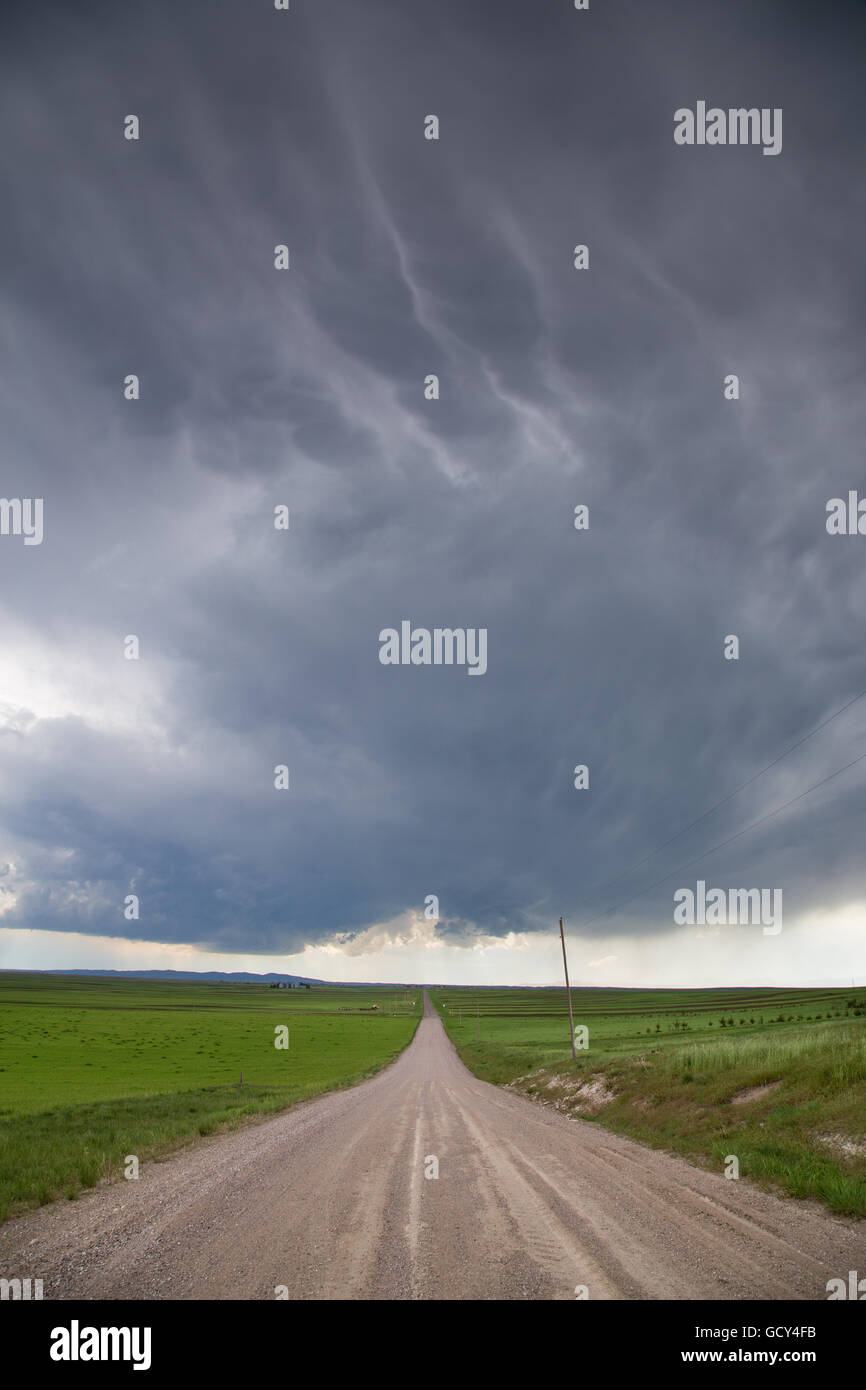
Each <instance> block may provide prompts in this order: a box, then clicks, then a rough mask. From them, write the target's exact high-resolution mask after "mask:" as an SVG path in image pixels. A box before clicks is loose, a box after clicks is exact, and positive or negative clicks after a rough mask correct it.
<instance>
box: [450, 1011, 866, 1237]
mask: <svg viewBox="0 0 866 1390" xmlns="http://www.w3.org/2000/svg"><path fill="white" fill-rule="evenodd" d="M431 999H432V1001H433V1003H434V1005H435V1006H436V1008H437V1011H438V1012H439V1015H440V1017H441V1018H442V1020H443V1023H444V1024H445V1027H446V1029H447V1031H448V1033H449V1036H450V1037H451V1038H452V1040H453V1042H454V1043H455V1045H456V1047H457V1050H458V1052H459V1053H460V1056H461V1057H462V1058H463V1061H464V1062H465V1063H466V1065H467V1066H468V1067H470V1068H471V1069H472V1070H473V1071H474V1072H475V1073H476V1074H477V1075H478V1076H480V1077H483V1078H484V1080H486V1081H492V1082H495V1083H497V1084H499V1085H514V1086H515V1088H516V1089H518V1090H520V1091H522V1092H523V1093H524V1094H526V1095H528V1096H530V1097H532V1098H535V1099H539V1100H543V1101H545V1102H546V1103H548V1104H551V1105H554V1106H555V1107H556V1108H557V1109H558V1110H560V1111H561V1112H562V1113H564V1114H571V1115H574V1116H579V1117H580V1118H582V1119H587V1120H592V1121H594V1122H596V1123H599V1124H603V1125H605V1126H607V1127H608V1128H610V1129H613V1130H615V1131H617V1132H618V1133H620V1134H624V1135H628V1136H629V1137H631V1138H633V1139H637V1140H640V1141H641V1142H643V1143H646V1144H650V1145H652V1146H653V1147H655V1148H662V1149H666V1150H667V1151H669V1152H672V1153H679V1154H681V1155H683V1156H684V1157H686V1158H688V1159H690V1160H691V1161H692V1162H696V1163H700V1164H702V1165H704V1166H706V1167H710V1168H713V1169H715V1170H716V1171H717V1172H722V1171H724V1168H725V1166H726V1160H727V1159H728V1156H729V1155H735V1156H736V1157H737V1159H738V1161H739V1173H740V1177H742V1178H749V1179H752V1180H753V1181H756V1182H759V1183H761V1184H762V1185H764V1186H768V1187H771V1188H773V1189H774V1190H776V1191H779V1192H784V1193H787V1194H788V1195H791V1196H795V1197H810V1198H814V1199H816V1200H818V1201H821V1202H823V1203H825V1204H826V1205H827V1206H828V1207H830V1208H831V1209H832V1210H833V1211H837V1212H840V1213H843V1214H846V1215H856V1216H866V992H864V991H863V990H862V989H860V990H856V989H847V990H846V989H826V990H792V989H787V990H767V989H752V990H747V989H743V990H691V991H689V990H652V991H650V990H614V989H606V990H581V989H575V990H573V991H572V1003H573V1009H574V1021H575V1027H576V1028H579V1027H580V1026H585V1027H586V1029H587V1033H588V1036H587V1039H586V1041H587V1043H588V1046H587V1047H586V1048H585V1049H580V1050H578V1053H577V1061H576V1062H573V1061H572V1059H571V1048H570V1039H569V1022H568V1005H567V1001H566V997H565V990H564V989H549V990H542V989H526V990H472V989H436V990H431Z"/></svg>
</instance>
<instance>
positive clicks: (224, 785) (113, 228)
mask: <svg viewBox="0 0 866 1390" xmlns="http://www.w3.org/2000/svg"><path fill="white" fill-rule="evenodd" d="M864 39H866V7H864V6H862V5H859V4H854V3H845V0H840V3H830V0H828V2H827V3H824V4H821V5H811V4H805V3H792V2H791V0H779V2H778V3H775V0H764V2H763V3H756V0H733V2H732V3H726V4H720V3H718V2H717V0H714V2H713V3H710V2H709V0H664V3H660V4H657V5H651V6H648V5H646V4H645V3H642V2H641V3H638V0H619V2H618V3H617V2H616V0H608V2H607V3H605V0H591V4H590V8H589V9H588V10H586V11H577V10H575V9H574V7H573V6H572V5H571V4H569V3H568V0H543V3H542V2H541V0H531V3H530V0H439V3H437V4H436V5H435V6H433V5H430V4H429V3H421V0H363V2H362V0H315V3H313V0H291V8H290V9H289V10H288V11H276V10H275V9H274V8H273V6H271V5H269V4H268V3H266V0H257V2H256V3H253V2H252V0H207V3H204V0H187V3H184V4H183V5H178V4H177V3H176V0H170V2H169V3H166V2H165V0H151V3H149V4H147V5H139V6H128V5H127V6H122V7H120V6H118V5H117V4H116V3H115V0H111V3H92V2H91V3H81V4H78V5H76V6H68V5H66V4H61V3H53V2H52V3H45V0H30V2H29V3H28V4H26V5H25V4H12V5H8V6H6V7H4V9H3V13H2V18H0V40H2V42H0V79H2V80H0V120H2V128H3V132H4V134H3V139H2V141H0V177H2V186H3V188H4V191H5V198H4V215H3V218H2V219H0V264H2V268H3V274H2V277H0V419H2V431H3V438H4V447H3V453H2V461H3V468H2V493H3V496H4V497H5V498H6V499H7V500H8V499H22V500H23V499H42V509H43V511H42V515H43V522H42V538H41V542H40V543H30V544H28V543H26V537H25V535H23V534H16V533H15V528H14V526H13V525H11V523H10V525H9V526H8V527H6V530H7V531H8V534H0V644H2V664H0V967H2V968H15V969H24V968H37V969H61V968H67V969H71V968H85V967H87V968H103V967H104V968H117V969H133V968H136V969H145V968H159V969H166V968H178V969H187V970H188V969H203V970H204V969H224V970H261V971H268V970H285V971H289V972H295V973H303V974H308V975H313V976H315V977H317V978H324V979H334V980H354V979H357V980H382V981H387V980H395V981H412V982H425V981H429V982H452V983H476V984H478V983H490V984H494V983H500V984H519V983H528V984H530V983H531V984H544V983H554V982H557V981H558V980H559V978H560V970H561V956H560V948H559V940H558V919H559V917H560V916H563V918H564V919H565V926H566V931H567V939H568V942H569V952H570V965H571V974H572V980H573V982H575V983H584V984H598V985H615V984H622V985H641V984H645V985H653V986H662V985H665V984H670V985H671V986H677V987H684V986H688V985H695V986H698V985H717V984H718V985H723V984H756V985H757V984H761V985H763V984H774V983H777V984H784V985H788V984H803V985H807V984H831V983H839V984H848V983H850V981H851V980H852V979H856V980H857V982H858V983H863V982H866V859H864V855H863V837H864V830H866V699H862V700H860V701H859V702H855V703H853V704H852V705H851V706H850V708H848V709H846V710H844V711H843V712H842V713H839V714H838V716H837V717H833V718H831V716H836V712H837V711H840V710H842V707H843V706H845V705H846V704H847V703H848V702H849V701H851V700H853V699H854V697H855V696H857V695H858V694H859V693H860V692H861V691H863V690H864V689H866V657H864V647H863V640H862V638H863V613H864V611H866V607H864V604H866V579H864V566H866V536H862V535H860V534H852V535H833V534H829V533H828V530H827V504H828V502H829V501H830V499H833V498H837V497H841V498H843V499H847V498H848V495H849V492H852V491H857V490H858V489H859V490H860V494H861V495H863V496H866V476H864V467H863V439H864V435H866V429H864V425H866V419H864V417H866V395H864V392H863V367H864V357H866V333H864V309H866V304H864V283H866V276H864V269H863V258H862V240H863V238H862V227H863V214H864V204H866V192H864V188H866V185H864V182H863V176H862V175H863V168H862V130H863V128H864V115H866V110H864V107H866V96H864V89H863V83H862V52H863V41H864ZM699 102H705V103H706V105H707V107H708V108H713V107H717V108H721V109H722V110H724V111H727V110H728V109H730V108H738V107H746V108H758V109H761V110H767V111H768V112H772V111H777V110H780V111H781V112H782V113H783V121H782V124H781V127H780V131H781V134H782V145H781V149H780V150H779V151H778V153H776V154H774V155H771V156H769V157H768V156H767V155H765V153H764V151H763V149H762V147H761V145H760V144H757V145H735V144H729V145H724V146H719V145H716V146H712V145H706V144H705V145H703V146H701V145H698V144H695V145H682V144H677V143H676V142H675V139H674V131H675V126H676V122H675V113H676V112H677V111H678V110H681V109H683V108H689V109H692V110H695V111H697V104H698V103H699ZM130 115H135V116H137V118H138V127H139V128H138V132H137V133H138V138H137V139H127V138H126V134H125V133H126V132H128V131H129V129H130V127H129V123H128V121H127V118H128V117H129V116H130ZM431 116H436V117H437V120H438V132H437V133H438V139H431V138H426V136H427V135H428V134H430V133H432V130H433V127H432V126H431V122H430V120H429V118H430V117H431ZM280 246H285V247H286V248H287V250H288V268H285V269H283V268H277V265H276V263H275V262H276V261H277V260H278V259H279V256H278V255H277V254H276V253H275V248H277V247H280ZM577 246H585V247H586V248H587V255H586V257H585V258H584V259H585V260H588V265H586V266H585V267H584V268H576V266H575V260H576V259H580V258H579V257H576V256H575V248H576V247H577ZM131 374H133V375H135V376H136V377H137V378H138V383H139V385H138V395H139V398H138V399H127V398H126V395H127V394H128V391H127V385H128V378H129V376H130V375H131ZM732 375H734V376H736V377H737V379H738V396H737V398H729V397H730V396H731V391H732V389H733V388H732V387H731V385H730V381H729V378H730V377H731V376H732ZM431 376H435V377H436V378H437V379H438V399H436V398H428V396H430V393H431V387H430V385H429V378H430V377H431ZM726 380H728V385H727V386H726ZM425 383H426V384H427V385H426V390H425ZM855 505H856V504H855ZM576 507H586V508H588V514H587V515H588V526H587V527H586V528H585V529H576V526H575V519H576V514H575V508H576ZM278 508H287V509H288V516H289V525H288V527H287V528H281V529H280V528H278V527H277V526H276V525H275V516H276V513H275V509H278ZM0 515H2V513H0ZM9 515H10V517H12V518H13V520H14V516H13V514H12V513H10V514H9ZM25 515H26V512H25ZM19 530H20V528H19ZM35 539H36V536H35V532H34V533H33V534H32V535H31V540H32V541H35ZM404 622H407V623H409V624H410V631H411V632H416V633H417V632H420V631H422V630H425V631H429V632H431V633H432V632H434V630H435V629H437V628H443V629H451V630H463V631H466V632H467V633H469V634H475V635H477V634H478V633H480V632H481V631H483V632H484V633H485V640H486V660H485V662H484V667H485V669H483V670H482V668H481V665H478V666H477V669H476V670H474V671H473V670H472V669H471V667H470V666H469V665H466V664H464V665H460V664H452V665H445V664H438V665H437V664H424V663H418V664H414V663H412V662H411V661H410V662H409V663H408V664H402V663H400V664H397V665H391V664H383V662H382V660H381V659H380V657H381V654H382V644H383V640H384V639H383V637H382V634H383V633H385V632H386V631H387V630H388V629H395V630H397V631H398V632H399V631H400V630H401V624H402V623H404ZM731 636H736V637H737V638H738V642H739V653H738V657H737V659H729V657H726V655H725V650H726V645H727V647H728V650H729V652H730V643H728V642H727V639H728V638H730V637H731ZM130 638H135V639H137V645H138V653H137V658H136V657H135V656H133V658H132V659H129V653H130V651H134V647H135V644H130V641H129V639H130ZM417 650H418V652H419V653H422V652H423V648H422V647H419V648H418V649H417ZM826 720H830V722H829V723H827V724H826V727H824V728H821V729H820V730H819V731H818V732H817V733H816V734H815V736H814V737H811V738H808V739H807V740H806V741H805V742H803V743H802V744H801V743H800V740H802V739H804V737H805V736H806V735H808V734H810V733H811V731H812V730H814V729H816V727H817V726H818V725H821V724H822V723H823V722H824V721H826ZM797 744H799V746H798V747H796V748H794V751H793V752H791V753H790V754H789V753H788V751H787V750H789V749H791V748H792V745H797ZM781 755H785V756H781ZM861 755H863V757H864V761H863V762H859V763H858V762H856V761H855V760H856V759H858V758H860V757H861ZM777 759H778V761H776V760H777ZM771 763H772V764H773V766H771V767H770V768H769V770H768V771H767V772H765V773H763V769H764V768H766V767H767V765H768V764H771ZM848 764H852V765H851V766H850V767H849V766H848ZM577 767H585V768H586V769H587V773H586V775H585V777H584V778H583V779H581V778H580V777H577V778H576V777H575V769H576V768H577ZM278 768H286V769H287V770H288V771H287V779H286V778H285V777H284V779H283V780H288V787H287V788H282V787H278V786H277V785H275V782H276V781H279V780H280V778H279V775H278V774H277V772H276V769H278ZM842 769H844V770H842ZM759 773H762V775H760V776H757V775H756V774H759ZM834 774H838V775H834ZM827 779H830V780H827ZM581 780H583V781H588V785H586V786H580V787H579V788H578V787H576V786H575V782H576V781H581ZM745 783H748V785H746V786H744V785H743V784H745ZM788 802H791V803H792V804H791V805H790V806H787V805H786V804H785V803H788ZM719 803H721V804H719ZM778 808H783V809H778ZM708 811H709V812H710V814H708V815H705V814H704V813H705V812H708ZM699 818H700V819H699ZM695 821H697V824H694V825H693V824H692V823H693V822H695ZM756 821H760V822H761V823H760V824H759V825H757V826H755V827H754V828H750V827H752V825H753V822H756ZM689 827H691V828H689ZM742 831H745V833H743V834H741V833H740V832H742ZM683 832H685V833H683ZM728 842H729V843H728ZM717 846H721V848H716V847H717ZM699 882H704V883H705V884H706V885H707V891H709V890H710V889H714V888H718V889H721V890H723V891H724V892H725V893H726V894H728V893H729V892H730V891H731V890H743V891H745V890H752V889H759V890H764V891H765V892H767V893H768V894H770V893H773V892H776V893H781V894H782V900H783V903H784V915H783V921H781V920H780V922H779V926H780V930H779V931H775V929H773V930H771V931H768V930H766V921H763V924H758V923H756V922H755V921H749V922H743V921H741V920H730V913H729V916H728V920H723V921H718V920H716V921H713V920H711V921H709V922H700V921H697V920H696V921H690V922H686V923H681V922H677V921H676V920H675V916H674V913H675V898H674V895H675V893H676V891H677V890H679V889H690V890H691V891H693V892H695V893H697V884H698V883H699ZM130 912H137V916H130V915H129V914H130ZM762 920H763V919H762Z"/></svg>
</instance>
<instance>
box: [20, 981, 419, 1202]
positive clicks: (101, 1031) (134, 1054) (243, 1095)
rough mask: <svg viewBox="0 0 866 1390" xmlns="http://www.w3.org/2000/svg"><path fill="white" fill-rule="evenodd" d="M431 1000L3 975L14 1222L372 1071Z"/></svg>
mask: <svg viewBox="0 0 866 1390" xmlns="http://www.w3.org/2000/svg"><path fill="white" fill-rule="evenodd" d="M373 1005H377V1006H378V1008H377V1010H376V1011H374V1010H373ZM421 1009H422V995H421V991H420V990H415V991H406V990H405V989H396V988H394V989H391V988H388V989H379V988H373V987H367V986H364V987H358V988H352V987H345V988H339V989H326V988H317V987H313V988H312V989H311V990H309V991H306V990H302V991H298V990H271V989H269V988H268V987H267V986H260V985H231V984H211V983H209V982H206V983H202V984H198V983H194V984H187V983H186V982H183V983H164V982H162V981H150V980H115V979H108V980H106V979H102V978H89V979H86V978H81V977H72V976H41V975H17V974H6V975H0V1221H2V1220H5V1219H6V1218H7V1217H8V1216H10V1215H12V1214H14V1213H16V1212H18V1211H22V1210H24V1209H26V1208H27V1207H29V1206H34V1205H37V1204H40V1203H44V1202H49V1201H52V1200H53V1199H55V1198H57V1197H60V1196H66V1197H69V1198H70V1199H72V1198H74V1197H75V1196H76V1194H77V1193H78V1192H80V1191H81V1189H82V1188H85V1187H91V1186H93V1185H94V1184H95V1183H97V1182H99V1181H100V1180H101V1179H103V1178H111V1177H119V1176H121V1175H122V1174H123V1169H124V1160H125V1158H126V1155H128V1154H135V1155H137V1157H138V1159H139V1161H140V1162H141V1163H142V1164H144V1163H145V1162H147V1161H148V1160H151V1159H154V1158H157V1157H160V1156H162V1155H164V1154H165V1153H167V1152H168V1151H169V1150H171V1149H173V1148H176V1147H178V1146H179V1145H181V1144H184V1143H187V1142H189V1141H191V1140H193V1139H196V1138H198V1137H199V1136H201V1135H206V1134H211V1133H213V1132H214V1131H216V1130H218V1129H223V1128H231V1127H235V1126H237V1125H238V1124H241V1123H243V1122H244V1121H246V1120H249V1119H251V1118H252V1117H255V1116H263V1115H267V1114H269V1113H272V1112H274V1111H277V1110H283V1109H286V1108H287V1107H288V1106H290V1105H294V1104H296V1103H297V1102H298V1101H301V1100H308V1099H310V1098H311V1097H313V1096H316V1095H320V1094H321V1093H322V1092H323V1091H328V1090H333V1089H335V1088H336V1087H340V1086H347V1085H351V1084H352V1083H354V1082H356V1081H359V1080H361V1079H362V1078H363V1077H365V1076H369V1075H371V1074H372V1073H373V1072H374V1071H377V1070H378V1069H379V1068H380V1067H382V1066H384V1065H385V1064H386V1063H387V1062H389V1061H392V1060H393V1058H394V1057H396V1056H397V1055H398V1053H400V1052H401V1051H402V1050H403V1048H404V1047H405V1046H406V1044H407V1043H408V1042H410V1041H411V1039H412V1037H413V1035H414V1032H415V1029H416V1027H417V1024H418V1020H419V1018H420V1015H421ZM280 1027H285V1028H287V1030H288V1035H287V1037H286V1038H285V1040H286V1041H287V1043H288V1046H286V1047H280V1048H278V1047H276V1046H275V1042H276V1040H277V1037H278V1035H277V1033H276V1031H275V1030H276V1029H277V1028H280ZM241 1076H243V1082H241Z"/></svg>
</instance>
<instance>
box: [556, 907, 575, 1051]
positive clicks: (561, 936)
mask: <svg viewBox="0 0 866 1390" xmlns="http://www.w3.org/2000/svg"><path fill="white" fill-rule="evenodd" d="M559 939H560V941H561V942H562V965H563V969H564V970H565V992H566V994H567V995H568V1024H569V1027H570V1028H571V1060H572V1061H573V1062H576V1061H577V1053H576V1052H575V1050H574V1014H573V1013H572V1011H571V987H570V985H569V983H568V961H567V960H566V958H565V932H564V931H563V930H562V918H561V917H560V919H559Z"/></svg>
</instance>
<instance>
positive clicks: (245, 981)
mask: <svg viewBox="0 0 866 1390" xmlns="http://www.w3.org/2000/svg"><path fill="white" fill-rule="evenodd" d="M26 973H27V974H28V975H100V976H105V977H107V978H111V979H120V980H211V981H214V982H215V983H217V984H220V983H222V984H233V985H265V984H267V985H275V984H283V983H291V984H304V985H324V984H331V981H330V980H314V979H313V978H312V976H311V975H274V974H268V975H253V974H250V972H249V971H247V970H234V971H231V972H230V973H228V974H227V973H225V972H223V971H221V970H28V971H27V972H26Z"/></svg>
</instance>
